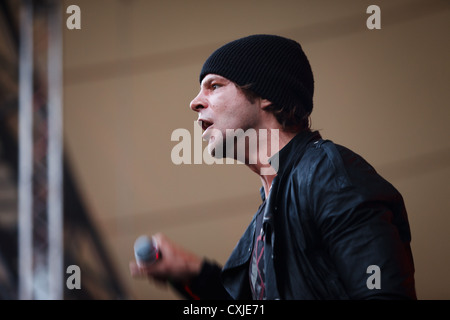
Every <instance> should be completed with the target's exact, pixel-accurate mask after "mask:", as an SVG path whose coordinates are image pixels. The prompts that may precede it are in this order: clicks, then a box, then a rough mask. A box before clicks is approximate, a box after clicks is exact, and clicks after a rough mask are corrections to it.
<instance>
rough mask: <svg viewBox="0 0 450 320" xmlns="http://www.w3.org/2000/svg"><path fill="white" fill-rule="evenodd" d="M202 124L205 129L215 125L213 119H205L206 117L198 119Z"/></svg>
mask: <svg viewBox="0 0 450 320" xmlns="http://www.w3.org/2000/svg"><path fill="white" fill-rule="evenodd" d="M198 121H199V122H200V124H201V126H202V129H203V130H204V131H206V129H208V128H209V127H211V126H212V125H213V123H212V122H211V121H208V120H204V119H200V120H198Z"/></svg>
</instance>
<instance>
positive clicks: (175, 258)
mask: <svg viewBox="0 0 450 320" xmlns="http://www.w3.org/2000/svg"><path fill="white" fill-rule="evenodd" d="M153 241H155V242H156V245H157V246H158V248H159V251H160V252H161V256H162V258H161V259H160V260H158V261H156V262H155V263H153V264H145V265H141V264H139V265H138V264H137V263H136V261H131V262H130V273H131V275H132V276H133V277H149V278H153V279H155V280H157V281H158V282H164V283H165V282H167V281H169V280H170V281H175V282H182V283H184V284H187V283H188V282H189V280H190V279H192V278H193V277H195V276H196V275H198V274H199V273H200V269H201V267H202V263H203V259H202V258H200V257H198V256H197V255H195V254H193V253H191V252H188V251H187V250H185V249H184V248H182V247H180V246H179V245H177V244H175V243H173V242H172V241H171V240H170V239H169V238H167V237H166V236H165V235H163V234H161V233H157V234H155V235H154V236H153Z"/></svg>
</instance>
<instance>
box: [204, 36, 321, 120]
mask: <svg viewBox="0 0 450 320" xmlns="http://www.w3.org/2000/svg"><path fill="white" fill-rule="evenodd" d="M210 73H213V74H218V75H220V76H222V77H225V78H227V79H228V80H231V81H233V82H235V83H236V84H237V85H239V86H245V85H250V87H249V89H250V90H251V91H253V92H254V93H256V94H257V95H259V96H260V97H261V98H263V99H267V100H269V101H271V102H272V103H274V104H275V105H276V106H279V107H287V108H290V107H293V106H295V105H299V104H301V105H302V106H303V107H304V108H305V110H306V111H307V112H308V113H311V111H312V108H313V95H314V77H313V74H312V71H311V66H310V64H309V61H308V58H307V57H306V55H305V53H304V52H303V50H302V47H301V46H300V44H299V43H297V42H296V41H294V40H291V39H287V38H284V37H280V36H275V35H265V34H257V35H251V36H248V37H244V38H241V39H237V40H234V41H232V42H230V43H227V44H225V45H224V46H222V47H220V48H219V49H217V50H216V51H214V52H213V53H212V54H211V56H210V57H209V58H208V59H207V60H206V62H205V64H204V65H203V68H202V71H201V72H200V83H201V82H202V80H203V78H204V77H205V76H206V75H207V74H210Z"/></svg>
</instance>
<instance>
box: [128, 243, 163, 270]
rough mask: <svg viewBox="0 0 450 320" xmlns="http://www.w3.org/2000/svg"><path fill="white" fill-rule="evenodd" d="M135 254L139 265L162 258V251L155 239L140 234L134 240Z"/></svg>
mask: <svg viewBox="0 0 450 320" xmlns="http://www.w3.org/2000/svg"><path fill="white" fill-rule="evenodd" d="M134 256H135V258H136V261H137V263H138V265H141V266H142V265H144V264H152V263H155V262H156V261H158V260H159V259H161V258H162V256H161V252H160V251H159V248H158V246H157V245H156V243H155V242H154V241H153V239H151V238H149V237H147V236H140V237H139V238H137V239H136V241H135V242H134Z"/></svg>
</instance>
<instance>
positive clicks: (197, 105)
mask: <svg viewBox="0 0 450 320" xmlns="http://www.w3.org/2000/svg"><path fill="white" fill-rule="evenodd" d="M189 106H190V108H191V110H192V111H195V112H199V111H200V110H201V109H205V108H207V102H206V101H205V99H204V97H203V94H202V92H201V91H200V92H199V93H198V95H197V96H196V97H195V98H194V99H193V100H192V101H191V103H190V105H189Z"/></svg>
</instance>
